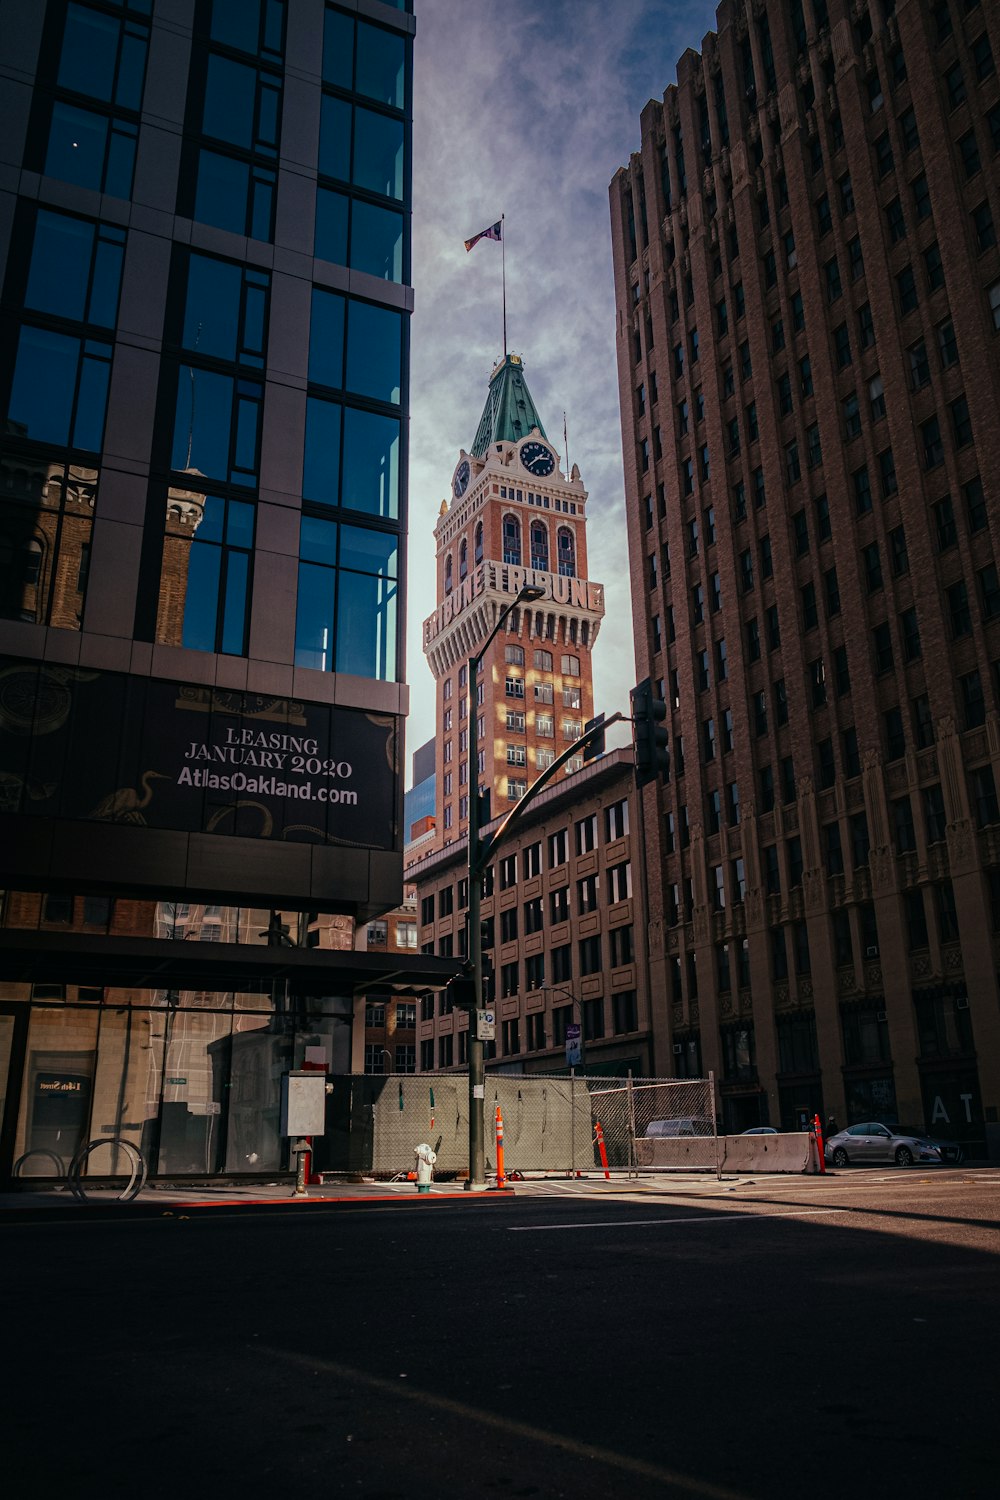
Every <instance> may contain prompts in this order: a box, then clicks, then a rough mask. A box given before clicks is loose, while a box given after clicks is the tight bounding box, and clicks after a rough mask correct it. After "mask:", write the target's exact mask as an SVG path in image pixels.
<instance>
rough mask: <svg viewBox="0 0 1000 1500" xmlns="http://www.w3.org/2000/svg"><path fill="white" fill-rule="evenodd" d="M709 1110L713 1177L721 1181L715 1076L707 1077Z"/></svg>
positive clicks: (711, 1074) (710, 1074)
mask: <svg viewBox="0 0 1000 1500" xmlns="http://www.w3.org/2000/svg"><path fill="white" fill-rule="evenodd" d="M708 1093H709V1108H710V1109H711V1111H712V1134H713V1136H714V1137H715V1175H716V1178H717V1179H718V1181H719V1182H721V1181H722V1163H721V1162H720V1160H719V1122H718V1120H717V1118H716V1114H715V1074H714V1073H712V1072H710V1073H709V1075H708Z"/></svg>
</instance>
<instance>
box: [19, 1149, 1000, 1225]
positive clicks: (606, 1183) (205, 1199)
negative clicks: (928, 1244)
mask: <svg viewBox="0 0 1000 1500" xmlns="http://www.w3.org/2000/svg"><path fill="white" fill-rule="evenodd" d="M872 1171H874V1168H872V1169H869V1172H866V1171H864V1170H861V1171H859V1170H857V1169H855V1170H854V1171H846V1172H836V1171H832V1170H830V1169H827V1171H826V1173H825V1174H805V1173H762V1172H756V1173H744V1174H737V1173H723V1176H722V1178H721V1180H720V1179H718V1178H716V1175H715V1172H714V1170H713V1171H707V1172H671V1173H669V1174H667V1173H653V1172H647V1173H640V1174H637V1175H635V1176H632V1177H629V1176H627V1175H626V1174H625V1173H624V1172H623V1173H621V1174H617V1175H613V1176H612V1177H611V1178H610V1180H608V1179H605V1177H604V1175H603V1173H602V1172H600V1171H597V1172H595V1173H593V1174H591V1175H589V1176H584V1177H576V1176H567V1175H561V1176H560V1175H552V1176H543V1175H541V1174H539V1175H538V1176H529V1177H528V1178H526V1179H518V1180H516V1181H514V1182H511V1183H509V1184H508V1186H507V1188H505V1189H504V1190H503V1191H499V1192H498V1191H497V1189H496V1188H495V1187H489V1188H488V1189H487V1191H486V1192H483V1193H471V1192H467V1191H466V1190H465V1187H464V1185H463V1183H461V1182H440V1183H438V1182H435V1183H432V1185H431V1189H430V1192H428V1193H418V1192H417V1189H416V1184H415V1183H414V1182H407V1181H397V1182H376V1181H374V1180H372V1179H361V1180H359V1181H347V1180H341V1181H337V1182H327V1183H325V1184H323V1185H322V1186H318V1187H310V1188H309V1192H308V1196H307V1197H304V1198H296V1197H295V1196H294V1193H293V1188H292V1184H291V1182H290V1181H288V1180H285V1181H283V1182H273V1183H257V1182H255V1183H247V1184H238V1183H237V1184H234V1183H217V1184H216V1183H213V1184H205V1183H199V1184H197V1185H195V1186H190V1187H179V1186H177V1185H176V1184H173V1183H155V1184H149V1185H147V1186H146V1187H145V1188H144V1189H143V1191H142V1192H141V1194H140V1195H139V1197H138V1198H137V1199H136V1200H135V1201H134V1202H132V1203H120V1202H119V1201H118V1192H119V1191H120V1189H101V1188H96V1187H95V1188H88V1189H87V1201H86V1202H85V1203H81V1202H80V1201H79V1200H78V1199H76V1198H74V1196H73V1194H72V1193H71V1192H70V1191H69V1189H68V1188H52V1187H45V1188H39V1189H32V1188H30V1187H26V1188H25V1189H24V1190H22V1191H20V1192H8V1193H0V1225H3V1224H14V1223H26V1222H31V1223H43V1222H49V1223H51V1222H53V1221H56V1220H58V1219H59V1218H60V1217H62V1218H63V1219H71V1218H73V1216H74V1211H75V1212H76V1215H77V1216H78V1217H80V1218H91V1219H92V1218H103V1219H124V1218H131V1219H135V1218H147V1219H148V1218H161V1217H164V1216H174V1217H191V1216H192V1215H199V1216H200V1215H203V1214H212V1213H220V1212H221V1213H233V1212H239V1211H240V1210H245V1209H250V1210H255V1211H256V1212H258V1213H261V1212H263V1213H268V1212H274V1213H288V1212H289V1211H291V1212H307V1211H308V1210H309V1209H312V1208H328V1209H337V1208H345V1209H358V1208H372V1209H378V1208H399V1207H400V1206H409V1205H412V1206H414V1207H421V1206H423V1207H427V1206H429V1205H433V1204H436V1203H451V1204H458V1203H464V1204H474V1203H479V1204H482V1203H499V1202H510V1201H511V1200H512V1199H514V1198H515V1197H520V1198H526V1197H530V1198H538V1197H581V1198H583V1197H586V1198H591V1199H601V1198H615V1199H619V1200H621V1199H626V1198H631V1199H632V1201H633V1202H635V1201H642V1200H646V1201H649V1200H650V1199H657V1198H678V1197H683V1198H724V1197H725V1196H726V1195H727V1194H729V1193H734V1192H739V1191H741V1190H742V1189H745V1188H753V1187H762V1186H767V1188H768V1189H769V1190H770V1191H774V1190H781V1189H794V1190H796V1191H805V1192H810V1193H822V1192H823V1191H824V1189H826V1188H832V1187H836V1186H838V1185H839V1186H848V1185H849V1184H850V1183H855V1184H860V1183H863V1182H864V1180H865V1178H866V1177H868V1176H869V1175H870V1172H872ZM968 1172H972V1173H974V1174H975V1175H976V1176H977V1177H986V1178H987V1179H988V1180H991V1181H992V1180H995V1181H996V1182H997V1183H1000V1171H998V1169H997V1167H996V1165H995V1164H993V1163H989V1162H970V1163H968V1164H967V1165H965V1166H962V1167H948V1168H941V1167H934V1168H931V1169H926V1170H925V1171H924V1172H923V1173H921V1172H919V1171H918V1170H917V1169H914V1171H913V1174H912V1175H914V1176H924V1177H931V1176H933V1177H937V1176H939V1175H941V1174H942V1173H947V1175H949V1176H951V1175H953V1174H962V1173H968ZM903 1175H904V1174H903V1173H899V1176H900V1177H902V1176H903Z"/></svg>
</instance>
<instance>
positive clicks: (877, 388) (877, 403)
mask: <svg viewBox="0 0 1000 1500" xmlns="http://www.w3.org/2000/svg"><path fill="white" fill-rule="evenodd" d="M868 406H869V410H870V411H871V418H872V421H873V422H881V421H882V419H883V418H884V416H885V387H884V386H883V384H882V377H881V375H874V376H873V377H872V379H871V380H869V382H868Z"/></svg>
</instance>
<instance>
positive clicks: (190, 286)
mask: <svg viewBox="0 0 1000 1500" xmlns="http://www.w3.org/2000/svg"><path fill="white" fill-rule="evenodd" d="M242 284H243V276H242V267H240V266H238V265H235V264H234V263H233V262H232V261H226V260H213V259H212V258H210V257H209V256H207V255H196V254H194V252H192V253H191V255H190V257H189V260H188V283H187V297H186V299H185V303H184V327H183V332H182V334H181V340H182V343H183V345H184V348H185V349H197V351H198V353H199V354H211V355H215V356H216V358H218V359H228V360H234V361H235V359H236V347H237V338H238V329H239V321H240V291H241V288H242Z"/></svg>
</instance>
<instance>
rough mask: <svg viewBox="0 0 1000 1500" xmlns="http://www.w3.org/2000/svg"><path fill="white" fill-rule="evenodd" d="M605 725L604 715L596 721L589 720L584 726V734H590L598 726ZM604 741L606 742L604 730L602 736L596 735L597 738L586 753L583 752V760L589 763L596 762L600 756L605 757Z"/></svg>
mask: <svg viewBox="0 0 1000 1500" xmlns="http://www.w3.org/2000/svg"><path fill="white" fill-rule="evenodd" d="M603 723H604V715H603V714H598V715H597V718H596V719H588V720H587V722H586V724H584V726H583V732H584V734H589V733H590V731H591V730H592V729H596V728H597V726H598V724H603ZM604 741H605V735H604V732H603V730H602V731H601V733H600V734H598V735H595V737H594V738H593V739H592V740H591V742H590V744H589V745H588V746H587V747H586V749H585V750H584V752H583V758H584V760H585V761H587V760H596V759H597V757H598V756H599V755H603V754H604V751H605V744H604Z"/></svg>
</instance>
